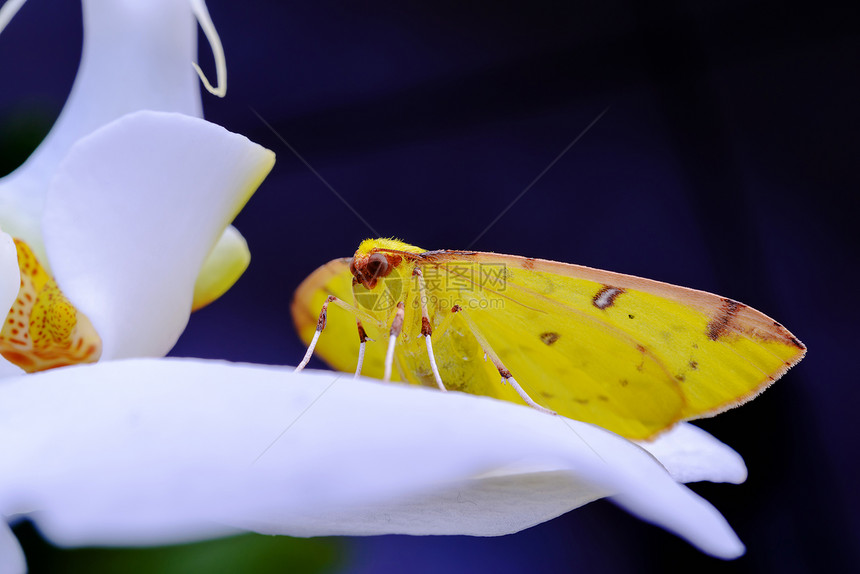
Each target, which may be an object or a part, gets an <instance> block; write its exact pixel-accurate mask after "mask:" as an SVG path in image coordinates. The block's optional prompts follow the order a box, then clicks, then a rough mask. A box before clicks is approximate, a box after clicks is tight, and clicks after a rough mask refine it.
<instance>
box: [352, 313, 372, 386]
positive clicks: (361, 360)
mask: <svg viewBox="0 0 860 574" xmlns="http://www.w3.org/2000/svg"><path fill="white" fill-rule="evenodd" d="M355 322H356V323H358V341H359V343H358V365H356V367H355V375H354V376H353V378H355V377H358V376H360V375H361V366H362V365H363V364H364V346H365V345H364V344H365V343H366V342H367V340H368V338H369V337H368V336H367V333H366V332H365V330H364V325H362V324H361V319H358V318H356V320H355Z"/></svg>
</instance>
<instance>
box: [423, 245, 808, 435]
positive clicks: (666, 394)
mask: <svg viewBox="0 0 860 574" xmlns="http://www.w3.org/2000/svg"><path fill="white" fill-rule="evenodd" d="M426 265H429V263H428V264H425V266H426ZM432 265H433V266H434V268H435V269H439V270H440V271H441V273H440V274H441V275H442V276H443V277H447V279H448V281H449V283H451V282H453V281H454V280H455V279H458V278H459V283H460V284H462V285H466V284H469V283H471V285H472V286H471V287H469V288H461V289H459V290H458V291H457V293H458V296H459V297H460V298H461V299H463V300H464V301H465V304H464V303H461V305H462V306H464V307H465V308H467V309H469V310H468V311H467V312H468V313H469V315H470V316H471V317H472V319H473V321H474V322H475V323H476V324H477V326H478V328H479V329H480V330H481V332H482V333H483V335H484V336H485V337H486V339H487V341H488V343H489V344H490V346H491V347H493V349H494V351H495V352H496V353H497V354H498V356H499V357H500V358H501V359H502V361H503V362H504V363H505V366H506V367H507V368H508V369H509V370H510V371H511V372H512V373H513V374H514V376H515V377H516V378H517V380H518V381H519V383H520V384H521V385H522V386H523V387H524V388H525V389H526V391H527V392H528V393H529V395H530V396H531V397H532V398H533V399H534V400H536V401H537V402H538V403H540V404H542V405H544V406H547V407H548V408H551V409H553V410H555V411H557V412H559V413H560V414H563V415H565V416H569V417H570V418H574V419H578V420H584V421H587V422H593V423H595V424H598V425H600V426H602V427H604V428H608V429H610V430H612V431H614V432H616V433H619V434H622V435H624V436H628V437H631V438H648V437H651V436H653V435H655V434H656V433H658V432H659V431H661V430H663V429H665V428H667V427H669V426H671V425H672V424H674V423H675V422H678V421H679V420H687V419H693V418H700V417H705V416H710V415H714V414H716V413H719V412H721V411H723V410H726V409H729V408H731V407H734V406H737V405H739V404H742V403H744V402H746V401H748V400H750V399H752V398H753V397H755V396H756V395H757V394H758V393H760V392H761V391H763V390H764V389H765V388H767V387H768V386H769V385H770V384H771V383H773V382H774V381H775V380H776V379H778V378H779V377H780V376H782V375H783V374H784V373H785V371H786V370H787V369H788V368H789V367H791V366H792V365H794V364H796V363H797V362H798V361H800V359H801V358H802V357H803V355H804V353H805V351H806V348H805V347H804V346H803V344H802V343H800V341H798V340H797V339H796V338H795V337H794V336H793V335H792V334H791V333H789V332H788V331H787V330H786V329H785V328H784V327H783V326H782V325H780V324H779V323H777V322H776V321H774V320H773V319H771V318H769V317H768V316H766V315H764V314H763V313H760V312H759V311H756V310H755V309H752V308H750V307H748V306H746V305H743V304H741V303H738V302H736V301H733V300H731V299H726V298H723V297H719V296H717V295H713V294H711V293H706V292H703V291H697V290H693V289H687V288H684V287H677V286H674V285H669V284H667V283H661V282H659V281H652V280H648V279H641V278H638V277H633V276H630V275H622V274H619V273H612V272H608V271H601V270H597V269H591V268H588V267H583V266H579V265H570V264H565V263H558V262H554V261H546V260H539V259H529V258H523V257H517V256H512V255H499V254H495V253H475V254H472V255H463V254H456V255H452V256H446V255H442V256H438V257H436V258H435V261H434V262H433V263H432ZM425 274H426V273H425ZM448 292H449V294H450V292H451V289H450V288H449V289H448ZM431 298H432V297H431ZM443 380H444V377H443Z"/></svg>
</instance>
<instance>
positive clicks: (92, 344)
mask: <svg viewBox="0 0 860 574" xmlns="http://www.w3.org/2000/svg"><path fill="white" fill-rule="evenodd" d="M15 247H16V248H17V251H18V268H19V270H20V272H21V288H20V289H19V290H18V298H17V299H16V300H15V303H14V304H13V305H12V308H11V309H10V310H9V314H8V315H7V316H6V320H5V322H4V323H3V329H2V330H0V355H3V357H5V358H6V360H8V361H10V362H11V363H14V364H16V365H18V366H19V367H21V368H22V369H24V370H25V371H27V372H28V373H32V372H35V371H44V370H46V369H53V368H55V367H64V366H67V365H74V364H77V363H93V362H95V361H97V360H98V359H99V357H100V356H101V352H102V342H101V339H100V338H99V335H98V333H96V331H95V329H94V328H93V325H92V323H90V321H89V319H87V318H86V316H84V314H83V313H80V312H79V311H78V310H77V309H75V308H74V306H73V305H72V304H71V303H70V302H69V300H68V299H66V297H65V295H63V292H62V291H60V288H59V287H58V286H57V282H56V281H54V279H53V278H52V277H51V276H50V275H48V273H47V272H46V271H45V269H44V268H43V267H42V265H41V264H40V263H39V261H38V259H36V256H35V255H34V254H33V252H32V251H31V250H30V248H29V247H28V246H27V244H26V243H24V242H23V241H21V240H19V239H16V240H15Z"/></svg>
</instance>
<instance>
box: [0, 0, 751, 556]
mask: <svg viewBox="0 0 860 574" xmlns="http://www.w3.org/2000/svg"><path fill="white" fill-rule="evenodd" d="M20 4H21V2H17V1H16V2H14V6H12V3H9V2H7V4H5V5H4V6H3V8H2V9H0V29H2V27H3V26H4V25H5V24H6V23H7V22H8V18H9V17H10V14H11V13H13V12H14V10H16V9H17V8H18V7H19V6H20ZM9 6H12V8H9ZM201 7H202V8H201ZM195 15H196V16H197V17H198V18H200V19H201V20H202V21H204V30H205V31H207V35H208V36H210V38H211V37H213V34H214V32H213V31H212V29H211V26H209V25H208V24H206V23H205V22H208V17H205V16H202V15H205V6H203V4H202V2H199V3H198V2H193V3H191V4H190V5H189V4H188V3H186V2H182V1H180V0H141V1H140V2H107V1H101V2H96V1H94V0H85V1H84V23H85V28H86V29H85V46H84V54H83V57H82V63H81V70H80V72H79V75H78V77H77V79H76V81H75V85H74V88H73V91H72V95H71V96H70V98H69V102H68V104H67V105H66V107H65V108H64V110H63V113H62V115H61V117H60V119H59V120H58V122H57V125H56V126H55V128H54V129H53V130H52V131H51V134H50V135H49V136H48V138H46V140H45V142H44V143H43V144H42V146H40V148H39V149H38V150H37V151H36V153H35V154H34V155H33V156H32V158H31V159H29V160H28V161H27V163H25V164H24V165H23V166H22V167H21V168H20V169H19V170H17V171H16V172H15V173H13V174H12V175H10V176H8V177H7V178H4V179H3V180H0V226H2V228H3V229H4V230H5V231H7V232H8V233H9V234H7V233H2V232H0V308H4V307H3V306H5V308H13V310H17V309H18V308H21V306H24V305H25V304H26V303H27V302H26V301H22V302H20V304H19V302H18V299H19V298H20V297H24V298H25V299H26V291H25V292H22V291H20V287H21V278H22V275H21V273H20V272H19V259H22V260H23V259H27V255H26V253H27V252H26V251H24V250H21V249H20V248H17V247H16V243H15V242H14V241H13V239H12V236H14V237H15V238H16V239H18V240H19V243H18V246H20V245H21V242H24V243H26V244H27V245H28V246H29V247H30V250H31V252H32V257H33V258H36V259H38V260H39V261H40V262H41V265H42V271H40V272H38V273H35V272H34V273H30V272H29V271H27V270H25V269H21V271H25V272H24V273H23V278H24V279H27V278H30V279H32V280H33V281H34V284H35V282H38V281H48V280H51V278H53V280H55V281H56V285H55V286H54V287H56V290H55V291H51V293H53V296H54V298H53V300H52V301H53V304H54V305H56V308H55V309H54V308H53V307H52V309H54V311H55V315H56V317H55V319H56V321H54V322H49V323H50V325H49V326H50V327H51V328H50V329H47V331H45V333H47V334H48V335H50V337H55V336H59V337H66V338H67V339H69V338H71V340H74V341H77V340H80V341H83V343H82V345H85V344H86V343H88V342H91V341H97V342H98V344H99V356H100V362H99V363H97V364H95V365H81V366H71V367H63V368H58V369H53V370H50V371H47V372H44V373H37V374H33V375H20V374H19V375H16V376H6V377H5V378H2V379H0V515H2V517H0V518H2V519H0V572H4V573H5V572H22V571H24V570H25V568H26V565H25V562H24V556H23V554H22V552H21V550H20V548H19V546H18V544H17V541H16V540H15V537H14V535H13V534H12V532H11V530H10V529H9V528H8V526H7V524H8V523H12V522H14V521H16V520H18V519H22V518H28V519H30V520H32V521H33V522H34V523H35V524H36V525H37V526H38V527H39V529H40V530H41V532H42V533H43V534H44V535H45V536H46V537H47V538H48V539H50V540H51V541H53V542H54V543H57V544H60V545H67V546H77V545H151V544H161V543H176V542H183V541H188V540H197V539H203V538H208V537H212V536H218V535H223V534H227V533H230V532H235V531H239V530H251V531H256V532H261V533H269V534H290V535H295V536H314V535H332V534H344V535H371V534H385V533H406V534H468V535H476V536H490V535H501V534H507V533H511V532H516V531H519V530H522V529H524V528H528V527H530V526H533V525H535V524H538V523H540V522H543V521H545V520H549V519H550V518H553V517H555V516H558V515H560V514H563V513H565V512H567V511H569V510H571V509H573V508H576V507H578V506H581V505H583V504H585V503H587V502H589V501H592V500H595V499H597V498H600V497H604V496H611V497H612V499H613V500H614V501H615V502H616V503H618V504H619V505H621V506H623V507H624V508H626V509H628V510H629V511H630V512H632V513H633V514H635V515H637V516H640V517H641V518H643V519H645V520H648V521H651V522H653V523H655V524H657V525H660V526H662V527H664V528H666V529H668V530H670V531H672V532H675V533H677V534H678V535H680V536H682V537H684V538H686V539H687V540H689V541H690V542H691V543H693V544H695V545H696V546H698V547H699V548H701V549H702V550H703V551H704V552H707V553H709V554H712V555H714V556H719V557H722V558H734V557H737V556H739V555H740V554H741V553H742V552H743V546H742V545H741V543H740V541H739V540H738V539H737V537H736V536H735V535H734V533H733V532H732V531H731V529H730V527H729V526H728V525H727V523H726V521H725V520H724V519H723V517H722V516H721V515H720V514H719V512H718V511H716V510H715V509H714V508H713V507H712V506H711V505H710V504H708V503H707V502H705V501H704V500H702V499H701V498H699V497H698V496H696V495H695V494H693V493H692V492H691V491H689V490H688V489H687V488H686V487H684V486H682V485H681V484H679V482H681V481H695V480H711V481H726V482H741V481H743V480H744V478H745V475H746V470H745V468H744V465H743V462H742V461H741V459H740V457H738V456H737V454H736V453H734V452H733V451H732V450H731V449H729V448H728V447H726V446H725V445H722V444H721V443H719V442H718V441H716V440H715V439H713V438H712V437H710V436H709V435H707V434H706V433H704V432H702V431H699V430H698V429H696V428H695V427H692V426H689V425H679V426H678V427H677V428H676V429H675V430H673V431H671V432H669V433H666V434H665V435H663V436H661V437H660V438H659V439H658V440H657V441H655V442H654V443H651V444H649V445H643V446H644V448H643V446H639V445H636V444H634V443H632V442H630V441H627V440H625V439H623V438H620V437H618V436H616V435H613V434H611V433H608V432H607V431H604V430H602V429H599V428H597V427H594V426H591V425H587V424H584V423H578V422H575V421H570V420H567V419H563V418H561V417H550V416H546V415H544V414H542V413H538V412H535V411H533V410H531V409H529V408H527V407H520V406H517V405H513V404H509V403H503V402H499V401H495V400H492V399H487V398H481V397H474V396H467V395H462V394H460V393H453V392H452V393H445V394H442V393H438V392H433V391H427V390H423V389H418V388H407V387H403V386H397V385H389V384H383V383H379V382H371V381H366V380H352V379H351V378H345V379H343V380H342V379H341V378H340V376H339V375H336V374H331V373H327V374H313V373H304V374H298V375H297V374H293V373H291V372H290V371H291V369H287V368H276V367H263V366H248V365H231V364H228V363H223V362H215V361H201V360H179V359H169V360H168V359H127V360H122V359H125V358H129V357H147V356H150V357H158V356H161V355H163V354H164V353H166V352H167V351H168V350H169V349H170V347H171V346H172V345H173V343H174V342H175V341H176V338H177V337H178V336H179V334H180V333H181V331H182V329H183V328H184V325H185V322H186V321H187V318H188V313H189V312H190V309H191V308H192V306H193V305H194V303H193V301H194V300H195V299H196V301H197V302H198V304H199V303H201V302H205V301H206V300H207V299H211V298H212V297H213V296H217V295H218V294H220V292H222V291H223V290H224V289H226V288H227V287H229V284H231V283H232V281H233V280H235V277H237V276H238V273H241V270H243V269H244V266H243V265H244V264H246V263H247V260H246V259H243V257H244V256H243V254H246V253H247V250H246V248H245V246H244V242H243V241H242V240H241V236H238V235H237V234H236V233H235V232H230V231H229V228H228V231H227V232H226V233H227V235H223V233H224V229H225V226H226V225H227V224H228V223H229V221H231V220H232V218H233V216H235V214H236V212H237V211H238V210H239V209H240V208H241V206H242V205H243V204H244V202H245V201H247V199H248V197H249V196H250V194H251V193H252V192H253V190H254V189H255V188H256V186H257V185H258V184H259V182H260V181H261V180H262V178H263V177H265V175H266V173H267V172H268V170H269V169H270V168H271V166H272V162H273V156H272V154H271V152H269V151H268V150H265V149H263V148H261V147H260V146H257V145H256V144H253V143H251V142H249V141H248V140H247V139H245V138H243V137H242V136H238V135H236V134H231V133H229V132H227V131H226V130H223V129H222V128H220V127H218V126H215V125H213V124H210V123H207V122H205V121H203V120H201V119H198V118H196V117H194V116H198V115H199V112H200V103H199V96H198V95H197V88H196V84H195V79H194V75H193V71H189V69H188V68H189V67H188V63H189V62H190V61H192V59H193V52H194V46H195V40H194V36H193V33H192V32H193V30H194V28H193V23H194V17H195ZM190 33H191V35H190V36H189V34H190ZM164 46H169V49H159V48H158V47H161V48H163V47H164ZM216 59H217V60H218V61H219V62H221V61H222V60H223V59H220V58H216ZM218 67H219V69H221V68H222V67H223V66H221V65H220V64H219V66H218ZM125 71H127V73H126V72H125ZM219 76H220V79H219V82H218V84H219V87H220V88H222V87H223V85H224V84H223V81H222V80H223V72H222V73H219ZM141 110H148V111H141ZM219 237H220V239H219ZM225 237H226V239H225ZM216 245H217V246H216ZM213 246H216V247H214V251H213ZM22 253H24V255H23V256H22V255H21V254H22ZM225 260H226V261H227V262H228V263H229V264H228V265H226V268H225V266H224V265H222V263H223V262H224V261H225ZM243 261H244V263H243ZM236 262H239V264H238V265H237V264H236ZM20 267H22V268H23V267H24V266H23V265H21V266H20ZM237 269H239V271H238V273H237V271H236V270H237ZM46 278H47V279H46ZM43 284H44V283H43ZM195 286H196V287H195ZM34 289H35V287H34ZM195 292H196V294H197V295H196V297H195ZM15 305H19V307H18V308H15V307H14V306H15ZM64 317H65V318H66V322H64V319H63V318H64ZM10 318H11V319H13V320H15V316H14V315H12V316H10V317H8V318H7V323H8V320H9V319H10ZM70 325H71V326H70ZM76 337H77V339H76ZM89 358H94V357H92V356H90V357H89ZM70 362H71V361H70ZM3 368H5V369H6V373H0V374H7V375H8V374H9V373H8V371H9V370H10V367H9V365H8V363H6V364H5V367H4V364H0V369H3ZM645 449H648V450H650V453H649V452H648V450H645Z"/></svg>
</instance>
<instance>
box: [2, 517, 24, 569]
mask: <svg viewBox="0 0 860 574" xmlns="http://www.w3.org/2000/svg"><path fill="white" fill-rule="evenodd" d="M26 571H27V562H26V560H25V559H24V551H23V550H21V546H20V545H19V544H18V539H17V538H15V533H13V532H12V529H11V528H9V525H8V524H6V521H5V520H4V519H3V516H2V515H0V574H24V573H25V572H26Z"/></svg>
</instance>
